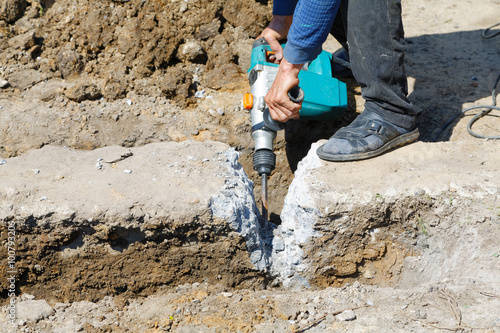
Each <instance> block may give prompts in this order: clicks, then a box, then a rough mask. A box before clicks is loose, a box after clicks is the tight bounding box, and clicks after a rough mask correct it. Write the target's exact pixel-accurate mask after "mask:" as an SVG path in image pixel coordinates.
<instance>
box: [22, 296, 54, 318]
mask: <svg viewBox="0 0 500 333" xmlns="http://www.w3.org/2000/svg"><path fill="white" fill-rule="evenodd" d="M16 306H17V318H18V319H21V320H26V321H38V320H40V319H43V318H47V317H48V316H50V315H52V314H53V313H54V309H52V307H51V306H50V305H49V303H47V301H45V300H25V301H21V302H19V303H17V305H16Z"/></svg>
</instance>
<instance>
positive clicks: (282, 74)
mask: <svg viewBox="0 0 500 333" xmlns="http://www.w3.org/2000/svg"><path fill="white" fill-rule="evenodd" d="M302 66H303V64H300V65H294V64H291V63H289V62H288V61H287V60H286V59H285V58H283V60H282V61H281V63H280V67H279V70H278V74H277V75H276V79H275V80H274V82H273V85H272V86H271V89H269V92H268V93H267V95H266V97H265V98H264V100H265V102H266V104H267V107H268V108H269V113H270V114H271V118H273V119H274V120H277V121H280V122H282V123H284V122H287V121H288V120H290V119H298V118H299V116H300V114H299V111H300V109H301V107H302V102H300V103H294V102H292V101H291V100H290V97H288V91H289V90H290V89H292V88H293V87H295V86H298V85H299V79H298V75H299V72H300V69H301V68H302Z"/></svg>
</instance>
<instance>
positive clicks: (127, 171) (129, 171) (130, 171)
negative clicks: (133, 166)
mask: <svg viewBox="0 0 500 333" xmlns="http://www.w3.org/2000/svg"><path fill="white" fill-rule="evenodd" d="M123 172H125V173H132V170H129V169H125V170H123Z"/></svg>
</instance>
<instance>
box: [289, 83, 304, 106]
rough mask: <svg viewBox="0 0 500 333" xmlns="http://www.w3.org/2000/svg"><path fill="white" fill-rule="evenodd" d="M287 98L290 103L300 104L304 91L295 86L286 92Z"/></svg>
mask: <svg viewBox="0 0 500 333" xmlns="http://www.w3.org/2000/svg"><path fill="white" fill-rule="evenodd" d="M288 97H289V98H290V100H291V101H292V102H294V103H300V102H302V101H303V100H304V90H302V88H301V87H299V86H295V87H293V88H292V89H290V90H288Z"/></svg>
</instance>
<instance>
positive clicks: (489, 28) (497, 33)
mask: <svg viewBox="0 0 500 333" xmlns="http://www.w3.org/2000/svg"><path fill="white" fill-rule="evenodd" d="M497 25H500V22H499V23H497V24H493V25H492V26H491V27H488V28H486V29H485V30H484V31H483V33H482V34H481V36H482V37H483V38H485V39H488V38H493V37H495V36H498V35H500V31H497V32H495V33H493V34H491V35H487V33H488V32H489V31H490V30H491V28H494V27H496V26H497Z"/></svg>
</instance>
